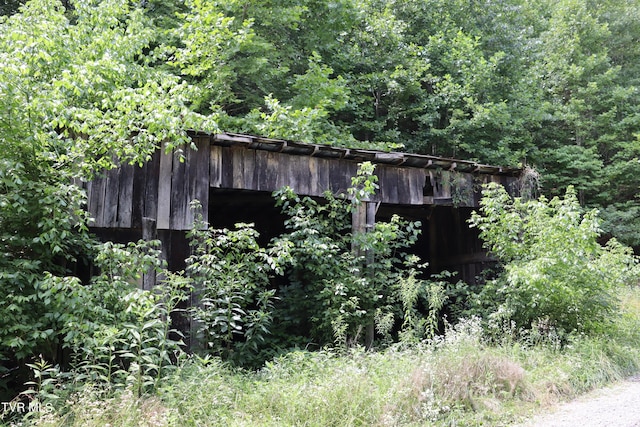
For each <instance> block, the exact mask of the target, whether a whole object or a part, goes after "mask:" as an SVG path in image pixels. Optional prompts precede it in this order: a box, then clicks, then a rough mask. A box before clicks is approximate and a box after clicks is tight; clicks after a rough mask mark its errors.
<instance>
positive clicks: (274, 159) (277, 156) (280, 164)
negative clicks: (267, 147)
mask: <svg viewBox="0 0 640 427" xmlns="http://www.w3.org/2000/svg"><path fill="white" fill-rule="evenodd" d="M270 154H272V156H270V157H269V163H268V165H269V169H270V172H272V173H273V177H272V179H273V187H272V189H271V190H270V191H275V190H277V189H278V188H282V187H284V186H285V185H288V186H289V187H291V188H292V189H293V191H296V188H295V187H296V183H295V182H294V181H293V180H292V178H293V177H292V176H290V175H289V170H290V162H291V156H290V155H288V154H281V153H270Z"/></svg>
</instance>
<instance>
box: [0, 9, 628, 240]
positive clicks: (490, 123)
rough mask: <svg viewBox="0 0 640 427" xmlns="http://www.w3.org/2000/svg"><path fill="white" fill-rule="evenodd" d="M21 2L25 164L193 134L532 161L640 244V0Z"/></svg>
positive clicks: (84, 169)
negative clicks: (217, 133)
mask: <svg viewBox="0 0 640 427" xmlns="http://www.w3.org/2000/svg"><path fill="white" fill-rule="evenodd" d="M22 3H23V2H22V1H19V0H16V1H5V2H4V3H2V10H1V12H2V14H3V15H5V17H3V18H2V21H0V23H1V24H0V25H1V26H2V35H1V36H0V45H1V49H0V55H2V62H1V64H2V65H1V66H0V91H1V92H2V100H1V101H0V102H1V103H2V106H1V107H2V129H1V131H2V133H1V135H0V144H1V148H2V151H3V153H10V154H9V155H8V156H5V157H11V158H12V159H14V160H16V161H18V160H19V161H21V162H22V164H23V165H24V166H25V167H26V168H27V169H29V167H30V166H29V165H37V164H38V161H37V160H36V158H46V159H47V162H49V163H51V162H54V163H56V164H57V165H58V167H59V168H62V169H65V170H67V171H71V173H72V174H76V175H78V174H90V173H91V172H92V171H94V170H95V169H96V168H98V167H104V166H109V165H110V164H112V163H113V162H114V161H121V162H131V161H133V162H140V161H143V160H144V159H146V158H147V157H148V155H149V153H150V152H151V150H153V149H154V148H155V147H157V146H159V145H161V143H166V144H168V145H170V146H178V145H180V144H184V143H185V142H187V139H186V134H185V132H184V130H185V129H188V128H197V129H199V130H216V129H221V130H225V131H234V132H245V133H252V134H261V135H265V136H271V137H280V138H286V139H295V140H303V141H313V142H320V143H327V144H336V145H343V146H358V147H375V148H382V149H402V150H407V151H412V152H418V153H428V154H435V155H443V156H453V157H461V158H466V159H474V160H478V161H481V162H485V163H493V164H504V165H510V166H512V165H525V164H526V165H532V166H533V167H535V168H537V169H538V170H539V171H540V172H541V174H542V176H543V191H544V192H545V193H547V194H548V195H550V196H554V195H558V194H562V192H563V191H564V189H565V188H566V187H567V186H568V185H574V187H575V188H576V190H577V192H578V197H579V200H580V201H581V203H583V204H586V205H589V206H593V207H600V208H601V209H602V210H603V215H604V218H605V225H604V226H605V228H606V230H607V231H608V232H610V233H612V234H615V235H617V236H618V237H619V238H620V239H621V240H622V241H625V242H627V243H629V244H633V245H636V246H638V245H639V244H640V239H639V238H638V232H637V230H638V228H639V227H640V220H639V219H638V218H639V216H638V215H637V213H638V212H639V211H640V201H639V199H638V188H639V187H640V178H639V177H640V173H639V172H640V161H639V158H640V111H639V104H640V91H639V90H638V85H639V84H640V66H638V64H639V63H640V62H639V61H638V59H639V56H640V48H638V46H639V44H638V40H637V38H638V34H640V3H638V1H637V0H625V1H610V0H593V1H587V0H561V1H549V0H535V1H522V0H498V1H494V0H484V1H479V2H466V1H461V0H455V1H449V0H447V1H445V0H427V1H405V2H390V1H382V0H366V1H358V2H356V1H353V0H335V1H330V2H329V1H318V0H287V1H284V2H283V1H277V2H275V1H253V0H248V1H247V0H243V1H239V0H233V1H202V0H185V1H178V2H170V3H165V2H160V1H158V0H148V1H142V2H132V1H126V0H110V1H107V2H96V1H90V0H78V1H71V0H65V1H62V2H61V1H53V0H34V1H29V2H26V3H24V5H23V4H22ZM24 156H27V157H28V156H31V157H30V158H28V159H27V158H25V157H24ZM623 220H624V223H625V224H621V222H622V221H623Z"/></svg>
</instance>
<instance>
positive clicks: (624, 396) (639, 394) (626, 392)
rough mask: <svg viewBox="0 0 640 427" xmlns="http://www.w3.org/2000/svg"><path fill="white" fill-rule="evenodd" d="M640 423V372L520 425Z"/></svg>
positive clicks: (614, 426) (617, 426)
mask: <svg viewBox="0 0 640 427" xmlns="http://www.w3.org/2000/svg"><path fill="white" fill-rule="evenodd" d="M576 426H578V427H604V426H607V427H609V426H611V427H635V426H640V376H637V377H633V378H630V379H628V380H627V381H623V382H621V383H618V384H615V385H613V386H611V387H608V388H605V389H601V390H597V391H594V392H592V393H590V394H588V395H586V396H583V397H582V398H579V399H577V400H575V401H573V402H569V403H567V404H564V405H561V406H558V407H557V408H554V409H552V410H551V411H549V412H547V413H545V414H542V415H538V416H536V417H534V418H532V419H531V420H530V421H528V422H526V423H524V424H521V426H520V427H576Z"/></svg>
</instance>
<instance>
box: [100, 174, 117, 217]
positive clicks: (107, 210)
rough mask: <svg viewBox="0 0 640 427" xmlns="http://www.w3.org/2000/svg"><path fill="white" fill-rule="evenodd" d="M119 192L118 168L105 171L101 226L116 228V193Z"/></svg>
mask: <svg viewBox="0 0 640 427" xmlns="http://www.w3.org/2000/svg"><path fill="white" fill-rule="evenodd" d="M119 192H120V168H116V169H111V170H110V171H108V172H107V177H106V182H105V193H104V196H105V197H104V218H103V226H104V227H107V228H116V227H117V226H118V193H119Z"/></svg>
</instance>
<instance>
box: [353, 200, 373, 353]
mask: <svg viewBox="0 0 640 427" xmlns="http://www.w3.org/2000/svg"><path fill="white" fill-rule="evenodd" d="M375 222H376V203H375V202H370V201H369V200H363V201H362V202H361V203H360V204H358V205H357V206H356V208H355V210H354V211H353V213H352V215H351V232H352V234H356V233H369V232H371V231H372V230H373V228H374V227H375ZM351 250H352V251H353V252H354V255H355V256H356V257H359V256H362V255H364V257H365V263H364V265H363V266H362V271H363V272H364V274H367V272H368V266H369V265H371V264H372V263H373V261H374V253H373V251H367V252H366V253H363V251H362V248H360V247H359V246H358V245H357V244H355V243H352V245H351ZM374 334H375V328H374V323H373V320H371V322H369V323H368V324H367V325H366V329H365V346H366V347H367V348H371V346H373V339H374Z"/></svg>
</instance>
